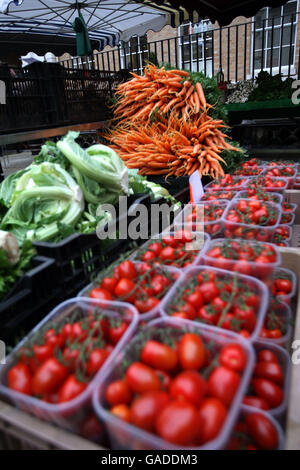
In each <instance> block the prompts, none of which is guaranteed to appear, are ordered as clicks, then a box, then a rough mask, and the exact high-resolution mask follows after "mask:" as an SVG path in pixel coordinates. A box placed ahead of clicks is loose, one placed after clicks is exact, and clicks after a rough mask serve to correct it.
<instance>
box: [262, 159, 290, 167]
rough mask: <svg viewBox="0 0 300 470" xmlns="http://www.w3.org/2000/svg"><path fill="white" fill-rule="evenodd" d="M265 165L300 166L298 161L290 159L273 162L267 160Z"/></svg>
mask: <svg viewBox="0 0 300 470" xmlns="http://www.w3.org/2000/svg"><path fill="white" fill-rule="evenodd" d="M264 166H265V167H266V168H276V167H278V166H279V167H282V166H283V167H286V166H288V167H292V168H297V167H298V163H297V162H291V161H289V160H276V161H271V162H268V161H266V162H265V164H264Z"/></svg>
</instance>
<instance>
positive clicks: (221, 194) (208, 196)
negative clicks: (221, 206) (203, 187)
mask: <svg viewBox="0 0 300 470" xmlns="http://www.w3.org/2000/svg"><path fill="white" fill-rule="evenodd" d="M235 196H236V193H235V192H234V191H213V192H207V193H204V194H203V196H202V198H201V201H215V200H220V199H225V200H227V201H231V199H233V198H234V197H235Z"/></svg>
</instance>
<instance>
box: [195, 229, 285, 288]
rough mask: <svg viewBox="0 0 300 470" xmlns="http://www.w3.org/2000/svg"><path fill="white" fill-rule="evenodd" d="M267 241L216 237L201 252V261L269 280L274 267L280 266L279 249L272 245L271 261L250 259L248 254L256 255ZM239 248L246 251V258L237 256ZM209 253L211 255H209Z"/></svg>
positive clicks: (263, 249)
mask: <svg viewBox="0 0 300 470" xmlns="http://www.w3.org/2000/svg"><path fill="white" fill-rule="evenodd" d="M268 245H270V244H268V243H264V242H256V241H250V240H243V239H237V238H234V239H230V238H225V239H223V238H217V239H216V240H211V241H210V242H209V243H208V244H207V245H206V247H205V249H204V250H203V253H202V259H203V263H204V264H207V265H209V266H214V267H215V268H221V269H227V270H228V271H235V272H238V273H241V274H246V275H248V276H254V277H256V278H258V279H262V280H269V279H270V278H271V277H272V275H273V273H274V270H275V268H276V267H278V266H280V263H281V254H280V251H279V249H278V248H277V247H276V246H274V245H272V249H273V250H274V253H275V256H276V259H275V261H273V262H272V263H261V262H257V261H251V258H250V256H251V255H253V256H254V253H256V254H257V256H259V255H260V253H263V251H265V250H266V249H268ZM239 250H240V251H241V252H242V253H245V252H246V253H248V259H245V258H238V253H239ZM210 253H211V255H210ZM214 253H215V254H216V255H220V258H218V257H214V256H212V254H214Z"/></svg>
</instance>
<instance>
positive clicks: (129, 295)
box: [115, 278, 136, 302]
mask: <svg viewBox="0 0 300 470" xmlns="http://www.w3.org/2000/svg"><path fill="white" fill-rule="evenodd" d="M135 286H136V284H135V283H134V282H133V281H131V279H126V278H121V279H120V280H119V282H118V284H117V285H116V287H115V295H116V296H117V297H121V298H122V300H124V301H125V302H132V301H133V300H134V298H135V293H134V289H135Z"/></svg>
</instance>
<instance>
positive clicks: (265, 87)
mask: <svg viewBox="0 0 300 470" xmlns="http://www.w3.org/2000/svg"><path fill="white" fill-rule="evenodd" d="M292 83H293V79H292V78H288V79H286V80H283V79H282V76H281V74H278V75H273V76H272V75H270V74H269V73H268V72H263V71H262V72H260V73H259V74H258V76H257V79H256V85H257V86H256V87H255V88H254V90H253V91H252V92H251V93H250V95H249V98H248V101H269V100H280V99H286V98H291V96H292V92H293V90H292Z"/></svg>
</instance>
